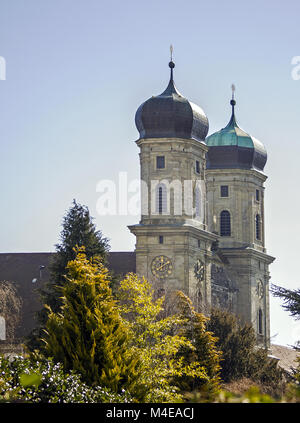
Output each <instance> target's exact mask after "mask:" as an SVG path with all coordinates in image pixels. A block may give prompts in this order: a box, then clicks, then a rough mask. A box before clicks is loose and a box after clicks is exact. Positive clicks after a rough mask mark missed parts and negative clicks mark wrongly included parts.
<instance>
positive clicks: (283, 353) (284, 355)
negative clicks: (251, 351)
mask: <svg viewBox="0 0 300 423" xmlns="http://www.w3.org/2000/svg"><path fill="white" fill-rule="evenodd" d="M270 350H271V355H272V356H274V357H275V358H278V359H279V362H278V364H279V366H280V367H282V368H283V369H284V370H285V371H286V372H288V373H291V371H292V369H295V368H296V367H297V366H298V363H297V361H296V358H297V356H298V357H299V356H300V354H299V352H298V351H296V350H294V349H293V348H290V347H285V346H283V345H275V344H271V347H270Z"/></svg>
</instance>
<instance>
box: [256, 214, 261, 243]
mask: <svg viewBox="0 0 300 423" xmlns="http://www.w3.org/2000/svg"><path fill="white" fill-rule="evenodd" d="M255 232H256V239H258V240H260V239H261V219H260V215H259V214H257V215H256V216H255Z"/></svg>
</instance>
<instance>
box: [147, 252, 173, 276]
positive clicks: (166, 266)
mask: <svg viewBox="0 0 300 423" xmlns="http://www.w3.org/2000/svg"><path fill="white" fill-rule="evenodd" d="M172 269H173V266H172V262H171V259H169V258H168V257H166V256H157V257H155V258H154V259H153V261H152V265H151V270H152V273H153V275H154V276H156V277H158V278H166V277H168V276H170V275H171V273H172Z"/></svg>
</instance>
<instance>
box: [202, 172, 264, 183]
mask: <svg viewBox="0 0 300 423" xmlns="http://www.w3.org/2000/svg"><path fill="white" fill-rule="evenodd" d="M205 173H206V175H207V176H210V175H211V176H213V175H218V176H220V175H224V176H232V177H235V176H237V175H238V176H240V177H245V175H249V176H255V177H257V178H259V179H261V180H262V181H263V182H265V181H266V179H267V178H268V177H267V175H266V174H265V173H263V172H260V171H258V170H255V169H206V170H205ZM208 182H209V181H208Z"/></svg>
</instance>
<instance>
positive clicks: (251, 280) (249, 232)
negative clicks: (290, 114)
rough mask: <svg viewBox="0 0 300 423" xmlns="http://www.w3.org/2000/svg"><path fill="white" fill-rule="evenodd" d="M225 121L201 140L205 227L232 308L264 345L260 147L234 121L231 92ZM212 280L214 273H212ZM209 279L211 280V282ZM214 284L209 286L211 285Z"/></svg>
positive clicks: (264, 158)
mask: <svg viewBox="0 0 300 423" xmlns="http://www.w3.org/2000/svg"><path fill="white" fill-rule="evenodd" d="M230 104H231V107H232V114H231V118H230V121H229V123H228V125H227V126H226V127H225V128H223V129H221V130H220V131H218V132H216V133H214V134H212V135H210V136H209V137H207V139H206V144H207V146H208V147H209V150H208V153H207V169H206V183H207V198H208V205H209V219H208V228H209V230H210V231H212V232H214V233H217V234H218V235H219V236H220V238H219V250H220V252H221V254H222V256H223V257H224V258H225V260H226V261H227V263H228V264H227V273H228V274H229V276H230V279H231V280H233V281H235V286H236V288H237V289H236V305H235V312H236V314H237V315H238V316H239V317H241V318H242V320H243V321H244V322H248V323H251V324H252V325H253V327H254V329H255V330H256V333H257V341H258V344H260V345H264V346H266V347H268V346H269V343H270V311H269V278H270V276H269V270H268V267H269V264H270V263H272V262H273V260H274V258H273V257H271V256H269V255H268V254H267V253H266V248H265V222H264V182H265V181H266V179H267V176H266V175H265V174H264V172H263V170H264V166H265V164H266V161H267V153H266V150H265V147H264V145H263V144H262V143H261V142H260V141H258V140H257V139H256V138H254V137H252V136H250V135H249V134H247V133H246V132H245V131H243V130H242V129H241V128H240V127H239V126H238V124H237V122H236V117H235V105H236V102H235V100H234V87H233V96H232V100H231V102H230ZM212 279H214V277H212ZM213 282H214V280H212V284H213ZM213 286H214V285H213Z"/></svg>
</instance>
